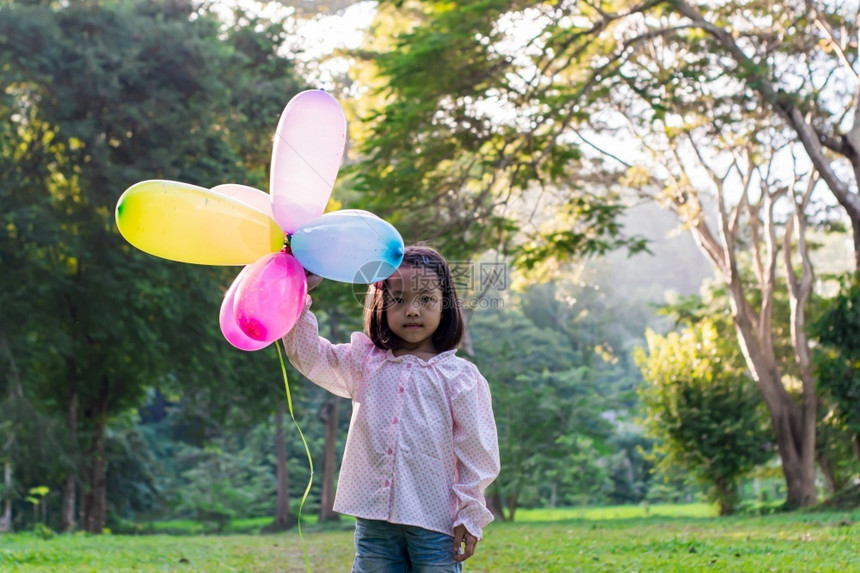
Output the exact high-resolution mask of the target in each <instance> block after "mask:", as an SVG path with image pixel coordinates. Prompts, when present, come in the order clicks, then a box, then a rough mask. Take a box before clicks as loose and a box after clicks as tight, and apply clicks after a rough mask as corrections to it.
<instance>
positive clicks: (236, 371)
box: [0, 0, 296, 530]
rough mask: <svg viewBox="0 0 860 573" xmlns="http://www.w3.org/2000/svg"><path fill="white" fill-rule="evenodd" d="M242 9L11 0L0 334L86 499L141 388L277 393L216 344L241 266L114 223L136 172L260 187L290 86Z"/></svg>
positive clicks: (275, 43)
mask: <svg viewBox="0 0 860 573" xmlns="http://www.w3.org/2000/svg"><path fill="white" fill-rule="evenodd" d="M236 15H237V18H236V22H237V24H236V25H235V26H234V27H233V28H225V29H222V26H221V24H220V23H219V22H218V20H217V19H216V18H215V17H213V15H212V14H211V13H209V12H207V10H206V8H205V6H204V7H200V6H198V5H196V4H195V3H192V2H186V1H172V0H171V1H164V2H137V1H133V2H124V1H122V2H120V1H117V2H98V3H89V2H85V3H80V2H73V3H66V4H56V3H13V4H10V5H9V6H4V8H3V18H0V85H2V86H4V87H3V90H2V92H1V93H0V119H2V121H0V124H2V125H3V128H2V129H0V206H2V209H0V212H2V215H0V217H2V219H0V220H2V224H0V264H2V268H3V272H2V273H0V293H2V294H0V334H3V335H4V336H5V338H7V339H8V340H9V344H10V347H11V352H10V355H11V356H12V357H14V360H15V362H16V364H17V366H18V369H19V370H20V373H21V379H22V380H23V381H24V386H25V388H24V390H25V392H26V394H27V395H28V396H29V397H31V398H32V399H37V403H38V404H39V405H40V407H44V408H45V411H47V412H49V413H50V414H52V415H56V416H58V417H61V418H62V419H63V420H67V421H68V423H69V424H70V427H69V428H68V430H67V436H68V437H70V438H73V439H74V438H77V440H78V441H79V443H78V444H76V445H75V446H73V447H70V448H69V449H68V452H69V454H71V455H70V456H69V457H72V458H73V464H74V465H75V466H76V467H77V468H78V469H80V472H79V476H80V478H81V479H82V481H83V482H84V491H93V488H95V487H97V486H96V485H95V484H99V483H103V480H101V479H100V477H99V476H96V475H93V474H92V472H91V471H90V469H91V468H93V467H97V465H98V464H93V463H92V460H93V459H94V457H96V458H97V457H98V456H100V455H101V452H97V451H96V449H97V448H98V447H100V446H98V444H99V443H100V441H99V437H100V435H101V434H102V433H103V432H104V429H105V428H106V427H107V425H108V423H109V420H110V419H111V418H112V417H113V416H116V415H118V414H120V413H121V412H124V411H126V410H128V409H129V408H132V407H135V406H137V405H138V404H139V403H140V402H141V400H142V399H143V397H144V391H145V388H147V387H148V386H150V385H155V384H159V385H163V386H165V387H173V388H188V387H193V388H195V389H197V390H201V389H204V388H207V387H211V388H217V389H218V391H219V392H221V393H225V394H229V392H225V390H226V389H229V388H232V387H234V386H235V387H237V388H239V389H247V393H244V394H243V393H241V392H240V393H237V395H238V397H240V398H242V399H244V402H245V403H246V404H247V407H248V409H250V407H251V406H254V407H256V408H260V407H261V406H260V403H261V402H264V400H261V399H260V398H259V397H260V396H262V397H263V398H268V399H269V400H271V397H272V396H273V394H274V391H275V390H276V389H277V385H276V384H267V386H266V387H267V388H270V389H272V392H271V393H268V394H266V393H261V392H260V386H262V384H263V382H264V381H265V380H261V377H260V376H259V372H260V368H259V367H254V366H249V365H248V362H247V358H242V359H239V358H237V357H238V355H239V353H238V351H237V352H236V353H231V352H229V351H228V350H226V349H224V348H223V346H224V342H223V340H222V337H221V335H220V332H219V330H218V327H217V320H215V319H213V317H216V316H217V310H218V307H219V305H220V299H221V296H222V287H223V286H225V285H226V283H227V281H228V279H229V278H232V276H233V275H234V274H235V271H232V270H227V269H220V268H205V267H196V266H192V265H179V264H175V263H169V262H167V261H163V260H157V259H154V258H153V257H150V256H148V255H145V254H143V253H141V252H139V251H137V250H136V249H134V248H132V247H131V246H130V245H128V244H127V243H126V242H125V241H124V240H123V239H122V238H121V237H120V236H119V234H118V233H117V232H116V229H115V226H114V223H113V218H114V217H113V215H114V213H113V212H114V207H115V204H116V200H117V198H118V197H119V195H120V194H121V193H122V191H123V190H124V189H125V188H127V187H128V186H129V185H130V184H132V183H134V182H136V181H140V180H143V179H153V178H159V177H162V178H166V179H176V180H183V181H188V182H191V183H195V184H198V185H202V186H212V185H215V184H218V183H224V182H229V181H239V182H243V183H251V184H258V185H259V184H261V183H262V182H263V181H264V180H265V170H264V169H262V168H261V167H260V166H261V165H266V164H267V163H268V159H269V157H270V153H271V143H270V138H269V137H268V134H269V133H270V132H271V129H272V126H273V125H274V123H275V122H276V119H277V114H278V113H279V112H280V110H281V109H282V107H283V105H284V103H285V102H286V101H287V100H288V99H289V96H290V95H291V94H292V93H294V92H295V91H296V86H295V83H294V82H293V80H292V76H291V69H292V68H291V65H290V64H289V63H288V61H287V60H285V59H284V58H282V57H280V56H278V55H277V50H278V48H279V46H280V42H282V41H283V32H282V31H278V29H277V26H276V25H275V24H274V23H268V24H267V25H265V26H258V24H260V23H261V22H260V20H259V19H257V18H248V19H245V18H243V17H242V11H241V10H239V11H237V14H236ZM258 32H259V33H258ZM176 356H181V357H182V360H175V357H176ZM5 359H6V357H5V356H4V357H2V358H0V360H5ZM243 361H244V362H243ZM272 370H274V368H272ZM243 377H247V378H245V379H243ZM257 381H260V383H259V384H256V382H257ZM72 410H74V412H75V415H74V416H71V415H70V412H71V411H72ZM23 446H24V444H23V443H21V444H20V447H23ZM114 469H115V470H116V469H117V467H116V465H115V467H114ZM65 470H67V468H63V470H62V473H65ZM17 471H18V470H17V469H16V472H17ZM55 473H59V471H58V470H55ZM22 477H23V476H22ZM96 519H98V517H97V518H96ZM93 528H94V530H95V529H99V528H98V527H97V526H93Z"/></svg>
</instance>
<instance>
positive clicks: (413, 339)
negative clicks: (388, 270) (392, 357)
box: [385, 266, 442, 354]
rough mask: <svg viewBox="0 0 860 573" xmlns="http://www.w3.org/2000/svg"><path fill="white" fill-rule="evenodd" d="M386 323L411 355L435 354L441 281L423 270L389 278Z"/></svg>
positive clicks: (406, 269) (402, 271) (408, 268)
mask: <svg viewBox="0 0 860 573" xmlns="http://www.w3.org/2000/svg"><path fill="white" fill-rule="evenodd" d="M386 282H387V284H388V293H387V294H388V296H387V297H386V301H385V303H386V304H385V319H386V320H387V321H388V327H389V328H390V329H391V331H392V332H393V333H394V334H396V335H397V336H398V337H399V338H400V340H401V341H403V343H402V345H401V346H400V349H399V350H401V351H405V353H408V354H418V353H422V354H425V353H426V354H436V348H435V346H434V345H433V333H434V332H436V329H437V328H438V327H439V322H440V321H441V320H442V289H441V288H440V287H439V278H438V277H437V276H436V274H435V273H434V272H433V271H432V270H431V269H427V268H424V267H412V266H406V267H400V268H399V269H397V271H395V273H394V274H393V275H391V276H390V277H388V280H387V281H386Z"/></svg>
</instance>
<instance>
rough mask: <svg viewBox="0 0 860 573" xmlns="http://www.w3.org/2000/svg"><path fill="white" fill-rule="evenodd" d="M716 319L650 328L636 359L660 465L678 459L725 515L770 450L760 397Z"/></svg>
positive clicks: (677, 462)
mask: <svg viewBox="0 0 860 573" xmlns="http://www.w3.org/2000/svg"><path fill="white" fill-rule="evenodd" d="M726 330H728V329H727V328H725V327H724V328H722V332H721V329H719V328H717V326H716V325H715V324H714V323H713V322H709V321H703V322H700V323H697V324H695V325H691V326H689V327H687V328H685V329H684V330H683V331H682V332H681V333H674V332H671V333H669V334H668V335H666V336H659V335H657V334H656V333H654V332H653V331H649V332H648V333H647V339H648V351H647V354H646V352H645V351H644V350H640V352H639V353H638V355H637V362H638V363H639V365H640V367H641V368H642V375H643V377H644V378H645V382H646V383H645V385H643V386H641V387H640V389H639V395H640V397H641V398H642V405H643V407H644V409H645V423H646V428H647V429H648V432H649V434H650V435H651V436H653V437H655V438H658V439H659V440H660V442H659V445H658V447H657V450H658V451H659V452H662V453H664V454H665V457H664V458H662V459H661V463H663V464H666V463H670V464H679V465H682V466H683V467H684V468H686V469H687V470H688V471H689V472H691V473H692V474H694V475H696V476H697V477H698V479H699V480H700V481H702V482H704V483H706V484H708V485H710V486H711V487H712V499H713V500H714V501H716V502H717V503H718V504H719V507H720V515H731V514H732V513H733V512H734V509H735V506H736V504H737V482H738V478H740V477H742V476H743V475H744V474H746V473H748V472H749V471H750V470H752V469H753V468H754V467H755V466H756V465H758V464H761V463H764V462H765V461H767V459H768V458H770V456H771V455H772V452H771V451H770V448H769V447H768V446H769V435H770V432H769V429H768V427H767V423H766V414H765V409H764V407H763V402H762V398H761V395H760V394H759V393H758V391H757V390H756V389H755V387H754V385H753V384H751V383H750V382H751V381H750V380H749V379H748V378H747V377H746V373H745V367H744V362H743V359H742V357H741V356H739V353H738V351H737V349H736V348H733V346H732V345H731V344H727V339H726V338H725V336H724V334H723V332H725V331H726Z"/></svg>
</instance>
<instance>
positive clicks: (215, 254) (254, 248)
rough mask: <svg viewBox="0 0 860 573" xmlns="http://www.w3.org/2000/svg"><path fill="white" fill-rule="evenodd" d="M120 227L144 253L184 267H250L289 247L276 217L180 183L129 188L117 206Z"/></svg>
mask: <svg viewBox="0 0 860 573" xmlns="http://www.w3.org/2000/svg"><path fill="white" fill-rule="evenodd" d="M116 224H117V226H118V227H119V232H120V233H122V236H123V237H125V239H126V240H127V241H128V242H129V243H131V244H132V245H134V246H135V247H137V248H138V249H140V250H141V251H144V252H146V253H149V254H151V255H155V256H157V257H162V258H165V259H170V260H173V261H179V262H182V263H195V264H200V265H248V264H251V263H253V262H254V261H256V260H257V259H259V258H260V257H262V256H263V255H266V254H268V253H273V252H275V251H278V250H280V249H281V247H282V246H283V243H284V233H283V231H282V230H281V228H280V226H279V225H278V223H277V222H275V220H274V219H273V218H272V217H271V216H269V215H267V214H265V213H263V212H261V211H260V210H258V209H254V208H253V207H251V206H249V205H246V204H245V203H243V202H241V201H237V200H235V199H232V198H230V197H227V196H225V195H222V194H220V193H216V192H212V191H210V190H209V189H205V188H203V187H197V186H196V185H189V184H188V183H180V182H177V181H160V180H152V181H142V182H140V183H136V184H135V185H132V186H131V187H129V188H128V189H126V191H125V193H123V194H122V196H121V197H120V198H119V201H118V202H117V205H116Z"/></svg>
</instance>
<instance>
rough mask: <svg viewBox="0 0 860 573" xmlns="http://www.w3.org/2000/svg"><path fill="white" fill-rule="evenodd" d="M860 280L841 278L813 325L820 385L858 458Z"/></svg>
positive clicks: (859, 424)
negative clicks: (831, 400)
mask: <svg viewBox="0 0 860 573" xmlns="http://www.w3.org/2000/svg"><path fill="white" fill-rule="evenodd" d="M858 327H860V281H858V280H857V277H856V275H853V276H851V277H849V278H848V280H845V281H843V285H842V289H841V291H840V292H839V294H838V295H837V296H836V297H834V298H833V299H831V300H829V301H828V302H827V304H826V307H825V309H824V312H823V313H822V315H821V316H820V317H819V318H818V320H816V321H815V322H814V323H813V325H812V335H813V336H815V337H817V338H818V339H819V341H820V342H821V343H822V346H820V347H818V348H816V360H815V362H816V369H817V373H818V380H819V384H820V385H821V387H822V388H823V389H825V390H826V391H827V392H829V394H830V395H831V396H832V398H833V400H834V402H835V413H836V417H837V418H838V419H839V420H840V421H841V422H842V423H843V424H844V425H845V426H846V427H847V428H848V430H849V431H850V432H851V434H852V435H853V438H854V455H855V458H856V460H857V461H860V367H858V366H860V338H858V332H860V329H858Z"/></svg>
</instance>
